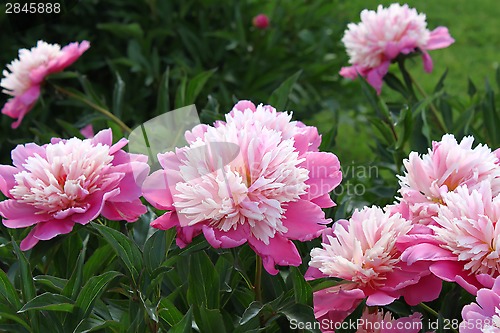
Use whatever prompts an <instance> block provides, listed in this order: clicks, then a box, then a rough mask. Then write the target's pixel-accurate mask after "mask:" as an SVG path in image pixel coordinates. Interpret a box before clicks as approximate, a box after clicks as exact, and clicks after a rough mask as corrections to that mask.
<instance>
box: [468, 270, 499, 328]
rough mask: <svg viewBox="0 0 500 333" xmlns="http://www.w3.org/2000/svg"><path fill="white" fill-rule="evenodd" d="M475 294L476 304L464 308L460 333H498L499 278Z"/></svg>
mask: <svg viewBox="0 0 500 333" xmlns="http://www.w3.org/2000/svg"><path fill="white" fill-rule="evenodd" d="M492 282H493V283H492V285H491V286H488V287H487V288H482V289H480V290H479V291H478V292H477V297H476V303H471V304H469V305H466V306H464V308H463V309H462V318H463V321H462V322H461V323H460V326H459V329H460V333H498V332H500V277H497V278H496V279H495V280H494V281H492Z"/></svg>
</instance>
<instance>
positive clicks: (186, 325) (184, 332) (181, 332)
mask: <svg viewBox="0 0 500 333" xmlns="http://www.w3.org/2000/svg"><path fill="white" fill-rule="evenodd" d="M192 326H193V310H192V309H191V308H190V309H189V311H188V312H187V313H186V314H185V315H184V318H182V320H181V321H180V322H179V323H177V325H175V326H173V327H172V328H171V329H169V330H168V332H169V333H191V332H192Z"/></svg>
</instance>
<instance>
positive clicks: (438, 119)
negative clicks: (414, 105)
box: [408, 72, 448, 133]
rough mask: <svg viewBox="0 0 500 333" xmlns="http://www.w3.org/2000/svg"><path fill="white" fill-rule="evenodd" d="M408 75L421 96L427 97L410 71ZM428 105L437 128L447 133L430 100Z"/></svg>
mask: <svg viewBox="0 0 500 333" xmlns="http://www.w3.org/2000/svg"><path fill="white" fill-rule="evenodd" d="M408 76H409V77H410V79H411V82H412V83H413V84H414V85H415V87H417V90H418V92H419V93H420V95H422V97H423V98H425V99H429V96H427V94H426V93H425V90H424V89H423V88H422V86H421V85H420V84H419V83H418V82H417V80H415V79H414V78H413V76H411V74H410V72H408ZM429 107H430V109H431V111H432V113H433V114H434V118H436V121H437V124H438V126H439V129H440V130H441V131H443V133H448V130H447V128H446V125H445V124H444V122H443V121H442V120H441V118H440V117H439V111H438V110H437V108H436V106H435V105H434V103H433V102H432V101H430V100H429Z"/></svg>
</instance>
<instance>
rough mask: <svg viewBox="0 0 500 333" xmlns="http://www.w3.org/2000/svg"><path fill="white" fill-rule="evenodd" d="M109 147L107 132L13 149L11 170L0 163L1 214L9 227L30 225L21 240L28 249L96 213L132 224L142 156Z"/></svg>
mask: <svg viewBox="0 0 500 333" xmlns="http://www.w3.org/2000/svg"><path fill="white" fill-rule="evenodd" d="M126 144H127V140H126V139H121V140H120V141H118V142H117V143H116V144H114V145H113V142H112V134H111V130H104V131H101V132H99V133H97V134H96V136H95V137H94V138H92V139H86V140H80V139H77V138H73V139H69V140H61V139H55V138H54V139H52V141H51V143H49V144H46V145H44V146H38V145H36V144H34V143H29V144H26V145H24V146H22V145H19V146H17V147H16V148H15V149H14V150H13V151H12V161H13V164H14V166H10V165H0V190H1V191H2V193H3V194H4V195H5V196H6V197H7V200H5V201H2V202H0V215H1V216H2V217H3V218H4V220H3V224H4V225H5V226H6V227H8V228H25V227H29V226H32V225H34V228H33V229H32V230H31V232H30V233H29V234H28V236H27V237H26V238H25V239H24V240H23V241H22V242H21V249H22V250H29V249H31V248H32V247H33V246H35V245H36V244H37V243H38V241H39V240H48V239H51V238H53V237H55V236H57V235H60V234H67V233H69V232H71V230H72V229H73V225H74V224H75V223H79V224H87V223H89V222H90V221H92V220H93V219H95V218H96V217H98V216H99V214H102V216H104V217H105V218H107V219H110V220H125V221H128V222H133V221H135V220H137V219H138V218H139V216H140V215H142V214H144V213H145V212H146V207H145V206H144V205H143V204H142V203H141V200H140V199H139V197H140V196H141V194H142V193H141V187H140V186H141V184H142V182H143V181H144V178H145V177H146V176H147V174H148V172H149V166H148V165H147V163H146V162H147V157H146V156H144V155H135V154H129V153H126V152H125V151H123V150H121V148H123V146H125V145H126Z"/></svg>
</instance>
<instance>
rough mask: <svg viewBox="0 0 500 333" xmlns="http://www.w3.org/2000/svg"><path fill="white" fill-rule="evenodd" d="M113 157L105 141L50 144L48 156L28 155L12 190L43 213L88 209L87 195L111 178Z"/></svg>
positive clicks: (20, 198) (75, 140) (16, 197)
mask: <svg viewBox="0 0 500 333" xmlns="http://www.w3.org/2000/svg"><path fill="white" fill-rule="evenodd" d="M112 160H113V157H112V156H110V155H109V147H108V146H105V145H101V144H98V145H96V146H93V145H92V144H91V143H90V142H89V141H81V140H78V139H70V140H68V141H66V142H63V141H61V142H59V143H57V144H49V145H48V146H47V148H46V156H45V157H42V156H40V155H38V154H35V155H33V156H30V157H28V158H27V159H26V161H25V163H24V164H23V167H24V169H25V170H23V171H21V172H19V173H17V174H16V175H15V176H14V178H15V180H16V183H17V185H15V186H14V187H13V188H12V190H11V191H10V194H11V195H12V196H13V197H14V198H15V199H16V200H18V201H20V202H22V203H26V204H29V205H32V206H34V207H35V208H37V209H39V210H40V211H41V212H43V213H49V214H52V213H55V212H58V211H63V210H66V209H69V208H82V209H86V204H85V201H84V200H85V198H86V197H87V196H89V195H91V194H92V193H94V192H95V191H97V190H98V189H100V188H102V187H103V186H104V185H105V184H106V182H107V181H108V180H109V179H108V178H109V177H107V171H108V169H109V168H110V166H111V164H110V163H111V161H112Z"/></svg>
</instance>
